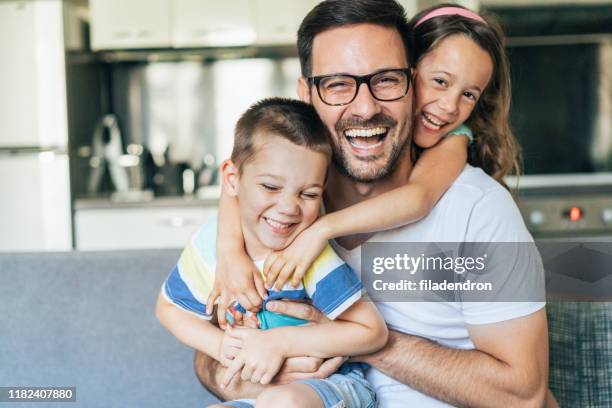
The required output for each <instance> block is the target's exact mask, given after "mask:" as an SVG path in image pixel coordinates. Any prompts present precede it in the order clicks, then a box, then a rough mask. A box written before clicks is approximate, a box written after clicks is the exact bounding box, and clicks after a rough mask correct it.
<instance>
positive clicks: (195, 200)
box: [74, 186, 221, 211]
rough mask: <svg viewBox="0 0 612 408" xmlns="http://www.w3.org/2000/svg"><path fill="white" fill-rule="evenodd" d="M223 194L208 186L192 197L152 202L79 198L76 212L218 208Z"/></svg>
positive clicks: (170, 198)
mask: <svg viewBox="0 0 612 408" xmlns="http://www.w3.org/2000/svg"><path fill="white" fill-rule="evenodd" d="M220 194H221V187H220V186H208V187H204V188H201V189H199V190H198V192H197V193H196V194H195V195H192V196H186V195H185V196H172V197H168V196H166V197H153V198H152V199H150V200H146V199H143V200H134V201H127V200H114V199H111V198H110V197H91V198H78V199H76V200H75V202H74V210H75V211H79V210H91V209H111V208H112V209H116V208H143V207H147V208H167V207H210V206H214V207H216V206H217V205H218V203H219V195H220Z"/></svg>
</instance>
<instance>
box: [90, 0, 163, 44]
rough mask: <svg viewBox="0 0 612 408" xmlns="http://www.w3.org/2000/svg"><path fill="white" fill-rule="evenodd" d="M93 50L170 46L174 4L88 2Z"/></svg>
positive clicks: (138, 0)
mask: <svg viewBox="0 0 612 408" xmlns="http://www.w3.org/2000/svg"><path fill="white" fill-rule="evenodd" d="M89 8H90V13H91V48H92V49H94V50H101V49H125V48H159V47H169V46H171V34H170V23H171V10H172V2H171V0H89Z"/></svg>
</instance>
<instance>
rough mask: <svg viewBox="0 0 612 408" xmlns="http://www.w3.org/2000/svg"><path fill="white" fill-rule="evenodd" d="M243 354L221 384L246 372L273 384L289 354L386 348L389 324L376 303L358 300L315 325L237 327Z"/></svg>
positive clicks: (322, 355) (342, 353)
mask: <svg viewBox="0 0 612 408" xmlns="http://www.w3.org/2000/svg"><path fill="white" fill-rule="evenodd" d="M229 334H230V336H232V337H233V338H235V339H238V340H240V341H241V343H242V349H241V350H240V353H239V354H238V356H236V358H235V359H234V360H232V362H231V363H230V364H229V366H228V369H227V370H226V371H225V373H224V374H223V377H222V379H221V386H222V387H224V386H226V385H227V384H229V383H230V381H231V380H232V378H233V377H234V376H235V375H236V374H237V373H238V372H239V371H242V375H241V378H242V379H243V380H249V379H250V380H251V381H252V382H261V383H262V384H267V383H269V382H270V381H271V380H272V378H273V377H274V376H275V375H276V373H277V372H278V370H279V369H280V366H281V364H282V362H283V361H284V360H285V359H287V358H289V357H301V356H312V357H319V358H328V357H335V356H349V355H358V354H363V353H370V352H373V351H374V350H379V349H380V348H382V347H384V345H385V344H386V342H387V336H388V330H387V326H386V324H385V322H384V320H383V319H382V317H381V316H380V314H379V313H378V310H377V309H376V307H375V306H374V304H373V303H372V302H366V301H363V300H360V301H357V302H356V303H355V304H353V305H352V306H351V307H350V308H349V309H348V310H346V311H345V312H344V313H342V314H341V315H340V317H338V318H337V319H336V320H334V321H330V322H328V323H323V324H316V325H312V326H285V327H278V328H275V329H271V330H253V329H234V330H231V331H230V332H229Z"/></svg>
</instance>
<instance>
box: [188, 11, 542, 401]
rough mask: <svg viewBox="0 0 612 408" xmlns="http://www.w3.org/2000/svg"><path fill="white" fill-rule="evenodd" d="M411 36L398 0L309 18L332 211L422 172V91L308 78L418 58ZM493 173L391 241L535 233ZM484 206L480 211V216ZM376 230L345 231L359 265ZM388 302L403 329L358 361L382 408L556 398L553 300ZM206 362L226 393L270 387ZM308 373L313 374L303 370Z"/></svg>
mask: <svg viewBox="0 0 612 408" xmlns="http://www.w3.org/2000/svg"><path fill="white" fill-rule="evenodd" d="M405 41H406V33H405V18H404V17H403V10H402V8H401V7H400V6H399V5H397V3H395V2H394V1H391V0H389V1H385V0H345V1H342V0H339V1H328V2H325V3H323V4H322V5H319V6H317V7H316V8H315V9H314V10H313V11H312V12H311V13H310V14H309V15H308V16H307V17H306V18H305V20H304V22H303V23H302V27H301V29H300V33H299V39H298V48H299V53H300V62H301V64H302V74H303V77H302V78H301V79H300V80H299V83H298V94H299V96H300V98H301V99H302V100H304V101H306V102H309V103H311V104H313V106H314V107H315V109H316V110H317V112H318V114H319V116H320V117H321V118H322V120H323V122H324V123H325V124H326V125H327V126H328V128H329V130H330V132H331V137H332V146H333V147H334V165H333V167H332V169H331V170H330V175H329V181H328V187H327V193H326V196H325V208H326V210H327V211H336V210H339V209H342V208H345V207H347V206H350V205H352V204H355V203H357V202H359V201H362V200H365V199H367V198H370V197H374V196H377V195H379V194H381V193H383V192H386V191H389V190H392V189H394V188H396V187H398V186H400V185H404V184H405V183H406V182H407V180H408V177H409V175H410V172H411V170H412V161H411V160H410V149H409V145H410V129H411V125H412V117H411V116H412V115H411V112H412V96H413V95H412V90H411V89H409V90H408V92H407V94H406V95H405V96H404V97H403V98H400V99H398V100H394V101H391V102H384V101H380V100H378V99H376V98H375V97H374V96H373V95H372V94H371V93H370V90H369V88H368V84H367V83H363V84H361V86H359V87H358V88H357V90H356V95H355V98H354V99H353V100H352V101H351V102H350V103H347V104H344V105H341V106H332V105H329V104H327V103H325V101H324V100H322V99H321V93H320V92H319V89H318V85H317V84H314V83H313V82H312V81H309V80H308V79H307V78H308V77H314V76H323V75H330V74H339V73H344V74H350V75H356V76H364V75H368V74H371V73H374V72H379V71H381V70H385V69H397V68H408V67H409V66H410V61H409V60H408V54H407V52H406V42H405ZM380 127H384V128H385V129H387V131H386V135H385V136H384V138H383V139H382V141H381V144H377V145H376V146H375V147H368V146H358V145H355V144H353V143H351V140H350V138H349V137H348V136H347V135H346V133H345V132H346V131H347V130H350V129H352V128H358V129H374V128H380ZM491 182H492V181H491V180H490V178H488V176H486V175H484V173H482V172H480V171H479V170H476V169H473V168H470V167H468V168H466V171H464V173H463V174H462V175H461V176H460V177H459V179H458V180H457V182H456V183H455V184H454V185H453V187H452V188H451V189H450V190H449V192H447V193H446V195H445V196H444V197H443V198H442V199H441V200H440V202H439V203H438V204H437V205H436V208H434V210H433V211H432V212H431V214H430V215H429V216H427V217H426V218H424V219H423V220H421V221H419V222H418V223H414V224H411V225H408V226H404V227H400V228H398V229H395V230H391V231H389V232H385V233H383V234H382V236H383V237H384V239H381V240H383V241H398V242H401V241H406V242H409V241H432V242H435V241H462V240H472V241H495V240H497V241H504V240H507V241H512V240H517V239H520V238H522V239H526V240H528V234H527V233H526V231H525V229H524V225H523V223H522V220H521V218H520V215H519V213H518V211H517V210H516V206H515V205H514V203H513V202H512V200H511V198H510V196H509V195H508V194H507V193H504V192H500V191H501V190H499V189H490V188H488V187H487V186H489V187H490V186H491ZM500 188H501V187H500ZM492 208H493V209H494V211H495V212H492V211H491V209H492ZM448 209H450V211H447V210H448ZM473 213H476V214H479V216H478V217H471V216H470V215H471V214H473ZM449 215H450V216H451V217H452V222H451V220H450V219H449ZM451 224H452V225H451ZM367 238H368V237H367V236H363V235H356V236H351V237H343V238H342V239H338V240H337V241H336V245H335V249H336V250H337V251H338V253H339V254H340V255H341V256H342V257H343V258H345V260H346V261H347V262H348V263H349V264H351V266H354V267H358V265H359V250H360V248H359V246H360V245H361V244H363V243H364V242H365V241H366V240H367ZM377 306H378V307H379V309H380V311H381V313H382V314H383V316H384V317H385V320H386V321H387V323H388V325H389V327H390V329H391V330H392V331H391V335H390V341H389V343H388V345H387V346H386V348H384V349H383V350H382V351H380V352H378V353H375V354H373V355H369V356H362V357H361V358H358V359H356V360H358V361H362V362H365V363H368V364H370V365H371V366H372V367H373V368H372V369H371V370H370V373H369V375H368V379H369V381H370V382H371V383H372V384H373V385H374V387H375V389H376V392H377V394H378V397H379V399H380V403H381V406H382V407H404V406H418V407H423V406H427V407H436V406H446V404H445V403H443V402H441V401H444V402H446V403H449V404H452V405H461V406H463V405H467V406H542V405H543V404H544V401H545V398H546V392H547V380H548V374H547V373H548V368H547V367H548V349H547V342H548V340H547V329H546V316H545V311H544V308H543V306H544V305H543V304H541V303H539V304H538V303H525V304H516V305H515V306H513V305H509V306H508V308H509V310H504V308H503V307H502V305H501V304H500V305H491V304H488V305H487V306H486V307H487V308H488V309H487V310H477V311H475V312H474V313H475V314H478V313H480V315H478V316H479V318H481V320H480V321H482V322H485V323H484V324H466V323H465V322H464V321H463V320H461V318H462V316H461V310H458V309H457V308H456V305H452V304H449V303H444V302H439V303H425V302H422V303H379V304H377ZM268 308H275V309H274V311H279V312H286V313H288V314H294V315H299V316H300V317H302V318H304V317H306V318H308V317H310V319H309V320H317V319H319V317H318V315H317V314H316V313H315V311H313V310H312V309H308V306H306V305H299V304H290V303H283V302H271V303H269V304H268ZM487 314H488V316H487ZM483 316H486V317H483ZM449 322H450V323H449ZM447 326H448V327H447ZM407 333H410V334H407ZM195 365H196V371H197V373H198V376H199V378H200V379H201V381H202V382H203V383H204V384H205V386H206V387H207V388H208V389H210V390H213V391H215V392H216V393H218V395H221V396H222V397H224V398H230V397H231V398H236V397H239V396H242V395H252V394H253V393H255V392H257V391H258V389H259V388H258V386H257V385H254V384H245V383H235V384H232V387H230V388H229V389H226V390H220V389H219V388H218V387H217V386H216V378H217V376H218V373H220V372H222V370H223V368H222V367H218V365H215V364H214V362H212V361H210V360H209V359H206V358H205V357H204V356H202V355H197V356H196V362H195ZM309 365H312V367H309ZM337 365H338V360H330V361H327V362H325V363H323V364H320V362H318V361H314V360H311V359H308V358H304V359H303V360H293V361H291V362H288V363H287V367H285V370H284V372H283V373H281V375H280V376H279V379H280V380H281V381H283V380H287V381H290V380H293V379H298V378H304V377H308V376H310V375H312V376H315V377H321V376H327V375H329V374H331V372H333V371H334V370H335V369H336V368H337ZM299 371H302V372H303V373H296V372H299ZM309 371H310V372H312V373H311V374H309V373H308V372H309Z"/></svg>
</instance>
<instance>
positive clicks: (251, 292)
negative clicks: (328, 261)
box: [206, 188, 266, 327]
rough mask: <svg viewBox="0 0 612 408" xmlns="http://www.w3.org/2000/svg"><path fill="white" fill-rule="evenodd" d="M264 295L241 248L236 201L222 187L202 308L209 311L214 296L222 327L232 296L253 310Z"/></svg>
mask: <svg viewBox="0 0 612 408" xmlns="http://www.w3.org/2000/svg"><path fill="white" fill-rule="evenodd" d="M265 296H266V290H265V288H264V286H263V282H262V279H261V275H260V272H259V270H258V269H257V267H256V266H255V265H254V264H253V261H252V260H251V258H249V256H248V255H247V254H246V251H245V249H244V238H243V236H242V228H241V227H240V212H239V209H238V202H237V200H236V198H235V197H231V196H229V195H228V194H227V193H226V192H225V191H224V189H223V188H222V189H221V197H220V199H219V212H218V222H217V268H216V272H215V283H214V286H213V290H212V291H211V293H210V296H209V297H208V301H207V302H206V311H207V313H208V314H210V313H211V312H212V310H213V306H214V304H215V302H216V301H217V299H218V305H217V306H218V307H217V319H218V321H219V325H220V326H221V327H225V325H226V317H225V316H226V315H225V314H226V309H227V307H228V306H230V304H231V303H232V302H233V301H234V300H236V301H238V303H240V305H241V306H243V307H244V308H245V309H247V310H250V311H253V312H254V311H258V310H259V309H260V308H261V299H262V298H263V297H265Z"/></svg>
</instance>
